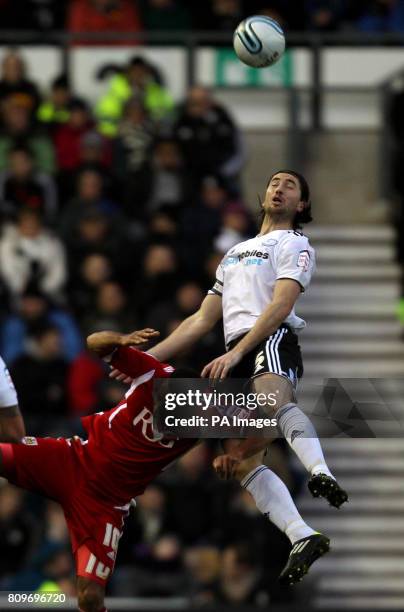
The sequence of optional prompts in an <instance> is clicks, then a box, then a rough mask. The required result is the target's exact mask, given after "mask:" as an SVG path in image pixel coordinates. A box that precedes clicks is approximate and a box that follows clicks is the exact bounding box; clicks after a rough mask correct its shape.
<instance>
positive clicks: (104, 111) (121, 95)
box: [96, 56, 174, 136]
mask: <svg viewBox="0 0 404 612" xmlns="http://www.w3.org/2000/svg"><path fill="white" fill-rule="evenodd" d="M133 97H135V98H137V99H138V100H141V101H142V102H143V104H144V106H145V109H146V110H147V112H148V113H149V115H150V117H151V118H152V119H154V120H161V119H163V118H164V117H166V116H167V115H168V114H169V113H170V111H172V109H173V106H174V103H173V100H172V97H171V95H170V93H169V92H168V90H167V89H166V88H165V87H164V85H163V83H162V79H161V75H160V74H159V73H158V71H157V70H156V68H155V67H154V66H153V65H152V64H150V63H149V62H148V61H146V60H145V59H143V58H142V57H140V56H134V57H132V58H131V59H130V61H129V63H128V65H127V66H125V67H124V69H123V70H122V71H118V72H117V73H116V74H115V75H114V76H113V77H112V78H111V80H110V83H109V87H108V91H107V92H106V93H105V94H104V95H103V96H102V97H101V99H100V100H99V101H98V103H97V107H96V115H97V117H98V119H99V122H100V124H99V129H100V131H101V133H102V134H105V135H106V136H115V135H116V133H117V129H118V128H117V126H118V123H119V121H120V119H121V117H122V115H123V113H124V109H125V104H126V103H127V102H128V100H130V99H131V98H133Z"/></svg>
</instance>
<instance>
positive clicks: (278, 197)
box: [262, 172, 305, 220]
mask: <svg viewBox="0 0 404 612" xmlns="http://www.w3.org/2000/svg"><path fill="white" fill-rule="evenodd" d="M304 205H305V204H304V202H303V201H302V200H301V190H300V184H299V181H298V179H297V178H296V177H295V176H293V174H287V173H286V172H280V173H279V174H275V175H274V176H273V177H272V179H271V181H270V183H269V185H268V187H267V191H266V194H265V200H264V203H263V205H262V206H263V209H264V211H265V213H266V214H269V215H270V216H272V217H276V218H282V219H290V220H293V219H294V217H295V215H296V213H297V212H302V211H303V209H304Z"/></svg>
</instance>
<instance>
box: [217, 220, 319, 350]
mask: <svg viewBox="0 0 404 612" xmlns="http://www.w3.org/2000/svg"><path fill="white" fill-rule="evenodd" d="M314 269H315V254H314V249H313V248H312V247H311V246H310V244H309V241H308V239H307V238H306V236H303V234H301V233H300V232H298V231H293V230H275V231H273V232H269V233H268V234H264V235H263V236H256V237H255V238H251V239H250V240H246V241H245V242H241V243H240V244H237V245H236V246H234V247H233V248H231V249H230V250H229V251H228V252H227V253H226V255H225V256H224V258H223V259H222V261H221V263H220V265H219V267H218V269H217V271H216V283H215V285H214V286H213V288H212V289H211V290H210V291H209V293H211V294H217V295H220V296H222V299H223V325H224V335H225V341H226V345H228V344H229V343H230V342H231V341H232V340H235V339H236V338H238V337H239V336H241V335H243V334H245V333H246V332H248V331H249V330H250V329H251V328H252V327H253V326H254V324H255V322H256V320H257V319H258V317H259V316H260V315H261V314H262V312H263V311H264V309H265V308H266V307H267V306H268V304H270V302H271V300H272V296H273V292H274V287H275V282H276V281H277V280H279V279H280V278H291V279H293V280H295V281H297V282H298V283H299V284H300V286H301V289H302V291H304V290H305V289H306V288H307V286H308V285H309V283H310V280H311V276H312V274H313V272H314ZM284 323H287V324H288V325H289V326H290V327H291V328H292V329H293V331H295V332H297V331H299V330H301V329H303V328H304V327H305V326H306V323H305V321H304V320H303V319H300V318H299V317H298V316H296V314H295V311H294V309H293V310H292V311H291V313H290V314H289V315H288V316H287V317H286V319H285V321H284Z"/></svg>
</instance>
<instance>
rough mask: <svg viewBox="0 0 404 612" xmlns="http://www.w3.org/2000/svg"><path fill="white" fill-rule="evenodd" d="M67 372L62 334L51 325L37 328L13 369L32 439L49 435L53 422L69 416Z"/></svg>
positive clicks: (14, 363) (12, 373)
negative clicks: (40, 435)
mask: <svg viewBox="0 0 404 612" xmlns="http://www.w3.org/2000/svg"><path fill="white" fill-rule="evenodd" d="M67 372H68V363H67V361H66V360H65V358H64V357H63V350H62V338H61V335H60V332H59V330H58V329H57V328H56V327H54V326H50V325H44V326H43V327H38V328H37V329H36V330H35V332H34V333H33V334H32V335H31V341H30V344H29V346H28V347H27V350H26V351H25V352H24V353H23V354H22V355H20V357H18V358H17V359H16V360H15V361H14V362H13V365H12V367H11V375H12V377H13V380H14V383H15V386H16V389H17V392H18V398H19V402H20V406H21V409H22V410H23V411H24V419H25V420H26V422H27V427H28V431H29V432H30V433H32V434H33V435H35V433H36V434H38V433H40V432H41V431H47V433H49V431H50V429H51V422H54V421H55V420H56V419H57V418H58V417H59V418H60V417H63V416H66V415H67V393H66V391H67V389H66V382H67V381H66V379H67ZM34 430H35V431H34Z"/></svg>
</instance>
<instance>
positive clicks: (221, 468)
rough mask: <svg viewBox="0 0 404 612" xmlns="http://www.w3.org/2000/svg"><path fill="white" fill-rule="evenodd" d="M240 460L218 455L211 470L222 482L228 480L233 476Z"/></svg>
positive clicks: (230, 456)
mask: <svg viewBox="0 0 404 612" xmlns="http://www.w3.org/2000/svg"><path fill="white" fill-rule="evenodd" d="M239 464H240V459H238V458H237V457H234V456H232V455H219V456H218V457H216V458H215V459H214V460H213V469H214V470H215V472H216V474H217V475H218V476H219V478H221V479H222V480H229V479H230V478H233V477H234V475H235V471H236V469H237V467H238V465H239Z"/></svg>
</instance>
